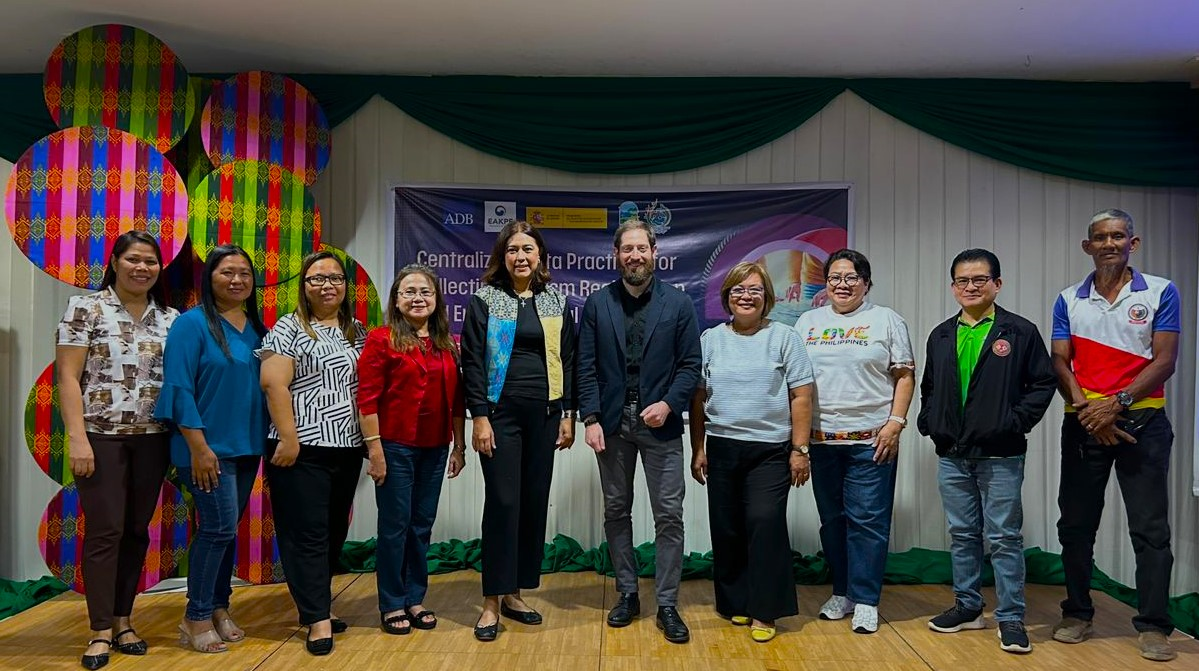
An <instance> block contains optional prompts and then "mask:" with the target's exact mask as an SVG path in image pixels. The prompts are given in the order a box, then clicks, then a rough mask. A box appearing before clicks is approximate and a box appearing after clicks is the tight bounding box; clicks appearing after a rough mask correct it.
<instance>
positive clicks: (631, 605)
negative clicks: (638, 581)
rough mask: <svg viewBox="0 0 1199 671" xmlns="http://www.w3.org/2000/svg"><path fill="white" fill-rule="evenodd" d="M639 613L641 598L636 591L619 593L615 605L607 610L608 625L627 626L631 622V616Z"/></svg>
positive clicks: (633, 616)
mask: <svg viewBox="0 0 1199 671" xmlns="http://www.w3.org/2000/svg"><path fill="white" fill-rule="evenodd" d="M640 614H641V598H640V597H638V596H637V593H636V592H632V593H629V594H621V595H620V598H619V599H617V600H616V605H615V606H613V607H612V610H610V611H608V626H609V627H627V626H629V625H630V624H632V623H633V618H635V617H637V616H638V615H640Z"/></svg>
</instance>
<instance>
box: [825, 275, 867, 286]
mask: <svg viewBox="0 0 1199 671" xmlns="http://www.w3.org/2000/svg"><path fill="white" fill-rule="evenodd" d="M824 281H825V282H827V283H828V285H829V286H830V287H835V286H837V285H838V284H844V285H845V286H847V287H856V286H858V285H859V284H861V283H862V276H861V275H829V276H828V277H826V278H824Z"/></svg>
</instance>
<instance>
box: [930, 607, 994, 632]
mask: <svg viewBox="0 0 1199 671" xmlns="http://www.w3.org/2000/svg"><path fill="white" fill-rule="evenodd" d="M984 626H986V625H984V624H983V612H982V610H966V609H965V608H962V606H961V605H960V604H957V603H955V604H953V608H950V609H948V610H946V611H945V612H944V613H941V614H940V615H938V616H936V617H934V618H933V619H931V620H929V621H928V628H929V629H932V630H933V631H939V632H941V633H942V634H952V633H955V632H959V631H962V630H963V629H982V628H983V627H984Z"/></svg>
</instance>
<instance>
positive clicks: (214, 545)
mask: <svg viewBox="0 0 1199 671" xmlns="http://www.w3.org/2000/svg"><path fill="white" fill-rule="evenodd" d="M261 463H262V457H258V456H243V457H231V458H228V459H221V460H220V469H221V475H220V481H219V484H218V485H217V486H216V487H215V488H213V490H212V491H210V492H205V491H204V490H202V489H200V488H199V487H196V486H195V485H193V484H192V469H191V468H187V467H179V468H178V471H179V480H180V481H181V482H182V483H183V485H184V486H185V487H187V489H188V491H189V492H191V495H192V500H193V501H195V504H196V533H195V535H194V536H193V537H192V544H191V548H190V549H189V550H188V554H187V615H186V616H187V619H189V620H191V621H193V622H203V621H205V620H209V619H211V618H212V611H213V610H214V609H217V608H225V609H228V608H229V597H230V596H231V595H232V594H233V588H232V587H231V586H230V584H229V583H230V580H232V578H233V555H234V552H235V551H236V550H237V524H238V522H240V521H241V516H242V513H244V512H245V511H246V504H247V503H249V501H250V492H251V490H253V489H254V478H255V477H257V475H258V466H259V464H261Z"/></svg>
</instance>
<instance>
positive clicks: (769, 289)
mask: <svg viewBox="0 0 1199 671" xmlns="http://www.w3.org/2000/svg"><path fill="white" fill-rule="evenodd" d="M754 275H757V276H758V277H760V278H761V279H762V288H763V289H764V290H765V293H764V294H763V295H762V318H763V319H765V318H766V315H768V314H770V311H771V310H772V309H774V301H775V298H774V282H772V281H771V280H770V273H768V272H766V266H764V265H762V264H760V263H755V262H753V261H742V262H741V263H738V264H737V265H735V266H733V268H732V270H730V271H729V272H728V274H727V275H725V276H724V283H723V284H721V285H720V305H721V307H723V308H724V311H725V312H726V313H728V314H730V315H731V314H733V311H732V310H730V309H729V296H730V295H732V292H733V287H735V286H737V285H738V284H741V283H742V282H744V281H745V280H747V279H749V278H750V277H752V276H754Z"/></svg>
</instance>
